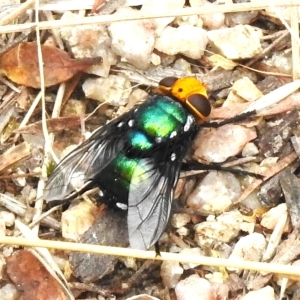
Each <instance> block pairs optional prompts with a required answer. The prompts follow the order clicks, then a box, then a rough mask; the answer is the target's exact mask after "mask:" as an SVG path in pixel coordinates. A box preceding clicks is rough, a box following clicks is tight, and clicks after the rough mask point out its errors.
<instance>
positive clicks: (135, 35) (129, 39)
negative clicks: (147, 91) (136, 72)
mask: <svg viewBox="0 0 300 300" xmlns="http://www.w3.org/2000/svg"><path fill="white" fill-rule="evenodd" d="M115 14H120V15H124V16H126V17H128V15H132V16H134V15H136V14H138V15H139V12H138V11H137V10H135V9H132V8H129V7H120V8H119V9H117V11H116V12H115ZM154 29H155V24H154V21H153V20H137V21H124V22H115V23H111V24H110V25H109V26H108V30H109V33H110V36H111V38H112V49H113V51H114V53H115V54H117V55H120V56H121V57H122V58H125V59H126V60H127V61H128V62H129V63H131V64H133V65H134V66H135V67H137V68H138V69H141V70H145V69H147V68H148V67H149V66H150V62H151V56H152V51H153V48H154V43H155V31H154Z"/></svg>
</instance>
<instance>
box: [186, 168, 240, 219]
mask: <svg viewBox="0 0 300 300" xmlns="http://www.w3.org/2000/svg"><path fill="white" fill-rule="evenodd" d="M241 192H242V189H241V185H240V182H239V180H238V179H237V178H236V177H235V176H234V175H233V174H231V173H227V172H215V171H212V172H209V173H208V174H207V175H206V176H205V178H204V179H203V180H202V181H201V182H200V184H199V185H198V187H197V188H196V189H195V190H194V191H193V192H192V193H191V195H190V196H189V197H188V199H187V205H188V206H189V207H191V208H193V209H195V210H197V212H199V213H201V215H206V216H207V215H210V214H220V213H222V212H224V211H226V210H227V209H228V208H229V207H230V206H231V205H232V204H233V203H234V201H236V200H237V199H238V198H239V196H240V195H241Z"/></svg>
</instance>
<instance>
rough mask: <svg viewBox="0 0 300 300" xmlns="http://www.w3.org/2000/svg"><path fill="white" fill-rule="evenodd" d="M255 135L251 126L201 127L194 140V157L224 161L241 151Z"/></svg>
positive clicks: (209, 160) (216, 161) (211, 160)
mask: <svg viewBox="0 0 300 300" xmlns="http://www.w3.org/2000/svg"><path fill="white" fill-rule="evenodd" d="M256 137H257V134H256V131H255V129H253V128H247V127H245V126H242V125H234V124H227V125H224V126H222V127H219V128H217V129H212V128H203V129H202V130H201V131H200V133H199V134H198V136H197V137H196V139H195V140H194V144H193V148H194V149H196V151H195V157H196V158H198V159H200V160H204V161H207V162H215V163H218V162H224V161H225V160H226V159H227V158H229V157H231V156H235V155H237V154H239V153H240V152H241V150H242V149H243V148H244V147H245V145H246V144H247V143H248V142H250V141H251V140H253V139H255V138H256Z"/></svg>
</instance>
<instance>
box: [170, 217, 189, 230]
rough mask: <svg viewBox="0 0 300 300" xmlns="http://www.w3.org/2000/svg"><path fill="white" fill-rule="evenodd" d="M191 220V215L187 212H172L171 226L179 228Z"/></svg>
mask: <svg viewBox="0 0 300 300" xmlns="http://www.w3.org/2000/svg"><path fill="white" fill-rule="evenodd" d="M190 221H191V216H190V215H188V214H174V215H173V216H172V221H171V223H172V226H173V227H175V228H180V227H182V226H185V225H186V224H187V223H189V222H190Z"/></svg>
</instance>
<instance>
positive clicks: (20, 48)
mask: <svg viewBox="0 0 300 300" xmlns="http://www.w3.org/2000/svg"><path fill="white" fill-rule="evenodd" d="M41 48H42V56H43V64H44V65H43V66H44V76H45V86H46V87H48V86H52V85H55V84H58V83H61V82H64V81H66V80H68V79H69V78H71V77H73V76H74V75H75V74H76V73H78V72H79V71H84V70H86V69H87V68H89V67H90V66H92V65H94V64H97V63H101V62H102V58H100V57H94V58H83V59H72V58H71V57H70V56H69V54H68V53H67V52H65V51H63V50H61V49H58V48H56V47H53V46H49V45H41ZM0 70H1V72H2V73H3V74H4V75H5V76H7V77H8V78H9V79H10V80H12V81H13V82H16V83H18V84H21V85H25V86H30V87H33V88H40V86H41V81H40V72H39V64H38V54H37V44H36V43H29V42H26V43H20V44H19V45H17V46H16V47H14V48H12V49H10V50H9V51H7V52H6V53H4V54H3V55H2V56H1V57H0Z"/></svg>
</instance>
